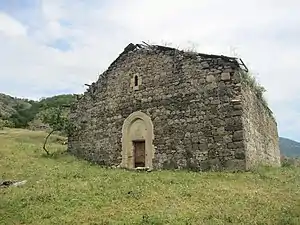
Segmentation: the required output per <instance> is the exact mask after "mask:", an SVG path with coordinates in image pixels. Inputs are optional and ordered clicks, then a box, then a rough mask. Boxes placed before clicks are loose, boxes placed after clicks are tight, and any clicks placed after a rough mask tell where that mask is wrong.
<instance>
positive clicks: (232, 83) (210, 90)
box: [68, 48, 276, 170]
mask: <svg viewBox="0 0 300 225" xmlns="http://www.w3.org/2000/svg"><path fill="white" fill-rule="evenodd" d="M239 70H240V69H239V65H238V64H237V62H236V61H235V60H232V59H230V58H226V57H221V56H210V55H203V54H201V55H200V54H194V53H184V52H180V51H178V50H175V49H168V48H166V49H156V50H147V49H138V50H134V51H129V52H127V53H123V54H121V55H120V56H119V57H118V58H117V60H116V61H115V62H113V63H112V64H111V66H110V67H109V68H108V70H107V71H106V72H104V73H103V74H102V75H101V76H100V77H99V80H98V81H97V82H96V83H95V84H94V85H93V86H91V87H90V88H89V90H88V91H87V92H86V93H85V94H84V96H83V98H82V99H80V100H79V102H78V103H77V104H75V105H74V106H72V108H71V115H70V117H71V120H72V121H73V122H74V124H75V125H76V130H74V132H73V133H72V134H71V135H70V137H69V144H68V145H69V146H68V150H69V151H70V152H71V153H72V154H75V155H77V156H79V157H82V158H84V159H87V160H89V161H93V162H96V163H98V164H101V165H107V166H118V165H120V163H121V161H122V155H121V152H122V141H121V139H122V125H123V123H124V121H125V119H126V118H127V117H128V116H129V115H130V114H131V113H133V112H136V111H141V112H143V113H145V114H147V115H148V116H149V117H150V118H151V121H152V123H153V128H154V140H153V145H154V148H155V155H154V158H153V167H154V168H155V169H160V168H165V169H172V168H190V169H194V170H221V169H224V168H226V169H235V170H236V169H238V170H244V169H245V168H246V162H245V155H246V153H245V146H247V149H249V151H251V152H252V153H251V154H248V156H249V157H250V156H251V157H250V158H257V157H258V155H257V154H255V153H254V150H253V149H254V148H253V147H250V146H251V145H250V144H247V143H245V142H244V138H245V137H246V138H248V139H249V138H250V139H251V141H252V142H251V143H254V142H255V140H254V139H252V137H251V136H249V134H250V135H254V137H257V132H258V128H257V129H250V127H253V126H252V125H251V124H256V122H255V121H256V120H260V117H259V114H258V113H257V114H256V117H255V116H254V115H248V116H250V117H251V119H249V121H248V120H247V119H245V118H246V117H247V115H246V114H244V116H243V117H242V115H243V112H244V113H245V112H246V113H249V112H247V110H243V104H242V103H241V101H240V97H241V96H242V92H241V91H242V86H241V82H240V79H241V78H240V75H239V74H240V73H239ZM135 76H137V81H138V82H137V83H138V85H137V86H135V85H134V83H135V79H136V78H135ZM243 96H245V95H243ZM247 101H251V99H248V100H247ZM251 104H252V103H251ZM251 104H250V105H249V104H244V106H245V107H251ZM253 110H254V111H255V112H259V110H257V108H256V109H253ZM251 112H252V111H251ZM251 114H252V113H251ZM242 118H244V119H242ZM247 121H248V122H247ZM243 122H247V123H248V124H250V125H247V127H246V128H244V129H243ZM270 124H271V122H270ZM271 126H272V125H270V127H271ZM269 130H271V128H270V129H269ZM244 132H246V133H247V135H244ZM272 135H275V137H276V134H275V130H273V131H272V133H270V138H271V136H272ZM259 140H260V142H262V141H263V140H262V138H260V139H259ZM256 147H264V148H265V145H263V144H261V145H260V146H258V145H257V146H256Z"/></svg>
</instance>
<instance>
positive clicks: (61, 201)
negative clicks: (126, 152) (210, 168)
mask: <svg viewBox="0 0 300 225" xmlns="http://www.w3.org/2000/svg"><path fill="white" fill-rule="evenodd" d="M45 134H46V133H45V132H41V131H34V132H33V131H29V130H22V129H6V130H5V131H1V132H0V149H1V151H0V171H1V172H2V174H1V178H2V179H12V180H19V181H22V180H27V183H26V184H25V185H23V186H20V187H8V188H3V189H0V192H1V200H0V224H73V225H75V224H132V225H134V224H136V225H137V224H166V225H167V224H172V225H177V224H178V225H179V224H214V225H218V224H220V225H221V224H274V225H275V224H278V225H279V224H289V225H293V224H294V225H299V224H300V193H299V185H300V169H299V168H276V169H275V168H267V169H260V170H259V171H256V172H244V173H217V172H205V173H204V172H202V173H200V172H188V171H152V172H151V173H146V172H141V173H139V172H133V171H126V170H121V169H107V168H106V169H105V168H101V167H100V166H97V165H91V164H90V163H89V162H86V161H84V160H79V159H76V158H75V157H73V156H71V155H69V154H67V153H66V152H65V150H66V146H64V145H61V144H60V143H59V142H58V141H57V140H56V139H57V136H55V135H54V136H52V137H51V138H49V148H50V149H51V151H52V152H53V153H54V155H55V157H44V156H41V155H40V146H41V144H42V142H43V140H44V137H45Z"/></svg>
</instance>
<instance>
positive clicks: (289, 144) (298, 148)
mask: <svg viewBox="0 0 300 225" xmlns="http://www.w3.org/2000/svg"><path fill="white" fill-rule="evenodd" d="M279 146H280V150H281V154H282V155H284V156H287V157H300V143H299V142H296V141H293V140H291V139H288V138H284V137H280V138H279Z"/></svg>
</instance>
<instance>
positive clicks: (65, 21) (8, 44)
mask: <svg viewBox="0 0 300 225" xmlns="http://www.w3.org/2000/svg"><path fill="white" fill-rule="evenodd" d="M299 8H300V2H299V1H297V0H286V1H284V2H283V1H281V0H280V1H279V0H265V1H263V2H262V1H258V0H252V1H250V0H248V1H238V0H231V1H223V0H202V1H198V0H185V1H179V0H177V1H176V0H173V1H171V0H165V1H158V0H151V1H146V0H130V1H129V0H127V1H126V0H124V1H117V0H111V1H108V0H107V1H96V0H86V1H80V0H72V1H71V0H33V1H29V0H22V1H21V0H16V1H6V2H5V3H4V1H3V2H1V3H0V47H1V51H0V66H1V71H0V90H1V92H6V93H8V94H11V95H15V96H21V97H30V98H40V97H44V96H48V95H53V94H60V93H68V92H82V91H83V90H84V89H85V88H84V86H83V84H84V83H90V82H92V81H95V80H96V79H97V78H98V72H99V71H103V70H105V69H106V68H107V67H108V66H109V64H110V63H111V62H112V61H113V60H114V59H115V58H116V57H117V56H118V54H119V53H120V52H121V51H122V50H123V48H124V47H125V46H126V45H127V44H128V43H130V42H133V43H140V42H141V41H148V42H154V43H158V44H161V43H162V42H170V43H172V45H173V46H175V47H177V46H179V47H180V48H182V49H185V48H190V47H194V48H196V49H197V51H199V52H203V53H213V54H225V55H232V54H233V52H232V51H231V50H232V49H233V48H235V49H236V52H237V53H238V54H239V56H240V57H242V59H243V60H244V62H245V63H246V64H247V66H248V67H249V68H250V69H251V71H253V73H255V74H256V76H257V78H258V80H259V81H260V82H261V84H262V85H263V86H265V87H266V89H267V90H268V92H267V93H266V97H267V99H268V101H269V104H270V107H271V109H272V110H273V111H274V113H275V116H276V118H277V121H278V126H279V132H280V134H281V135H285V136H288V137H290V138H293V139H296V140H299V141H300V135H299V132H298V131H299V130H300V117H299V112H300V103H299V97H300V78H299V76H298V71H299V70H300V64H299V63H298V59H299V58H300V45H299V44H298V43H299V40H300V16H299V13H298V11H299V10H298V9H299Z"/></svg>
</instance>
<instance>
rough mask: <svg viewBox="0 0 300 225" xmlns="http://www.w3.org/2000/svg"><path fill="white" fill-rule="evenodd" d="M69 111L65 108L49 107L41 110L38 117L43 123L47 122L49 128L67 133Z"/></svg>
mask: <svg viewBox="0 0 300 225" xmlns="http://www.w3.org/2000/svg"><path fill="white" fill-rule="evenodd" d="M68 115H69V111H68V109H67V108H64V107H63V106H62V107H51V108H47V109H45V110H43V111H42V112H41V113H40V114H39V117H40V118H41V120H42V122H43V123H46V124H49V126H50V127H51V129H53V130H55V131H61V132H62V133H63V134H68V132H69V129H70V120H69V118H68Z"/></svg>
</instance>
